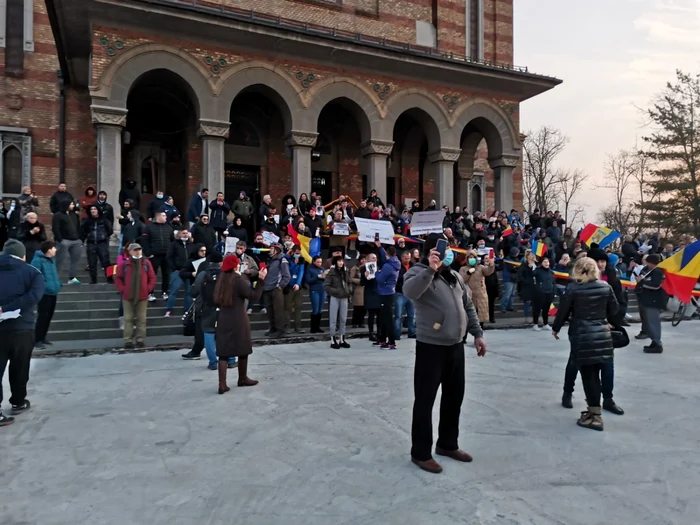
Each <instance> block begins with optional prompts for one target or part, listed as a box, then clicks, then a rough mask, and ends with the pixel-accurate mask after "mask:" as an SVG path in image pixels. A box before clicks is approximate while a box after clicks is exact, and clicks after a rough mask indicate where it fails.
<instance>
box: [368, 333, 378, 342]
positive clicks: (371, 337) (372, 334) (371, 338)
mask: <svg viewBox="0 0 700 525" xmlns="http://www.w3.org/2000/svg"><path fill="white" fill-rule="evenodd" d="M369 340H370V341H372V342H376V341H377V336H376V335H374V332H372V331H371V330H370V332H369Z"/></svg>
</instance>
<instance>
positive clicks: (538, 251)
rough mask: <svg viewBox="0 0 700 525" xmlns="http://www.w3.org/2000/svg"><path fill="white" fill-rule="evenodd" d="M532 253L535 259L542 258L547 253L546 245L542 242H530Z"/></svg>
mask: <svg viewBox="0 0 700 525" xmlns="http://www.w3.org/2000/svg"><path fill="white" fill-rule="evenodd" d="M532 253H534V254H535V255H537V257H543V256H544V254H545V253H547V245H546V244H545V243H543V242H539V241H532Z"/></svg>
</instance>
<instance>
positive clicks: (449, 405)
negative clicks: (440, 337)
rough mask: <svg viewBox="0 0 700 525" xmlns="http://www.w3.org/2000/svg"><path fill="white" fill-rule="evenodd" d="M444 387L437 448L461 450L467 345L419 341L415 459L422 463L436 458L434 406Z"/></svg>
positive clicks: (415, 382)
mask: <svg viewBox="0 0 700 525" xmlns="http://www.w3.org/2000/svg"><path fill="white" fill-rule="evenodd" d="M441 385H442V397H441V400H440V424H439V427H438V440H437V446H438V447H440V448H441V449H444V450H457V449H458V448H459V446H458V443H457V440H458V438H459V413H460V411H461V409H462V400H463V399H464V343H457V344H455V345H452V346H438V345H432V344H428V343H421V342H420V341H417V342H416V366H415V368H414V372H413V391H414V402H413V422H412V425H411V440H412V443H413V446H412V447H411V456H413V457H414V458H416V459H417V460H419V461H427V460H429V459H430V458H432V457H433V455H432V448H433V405H434V404H435V396H436V395H437V391H438V387H439V386H441Z"/></svg>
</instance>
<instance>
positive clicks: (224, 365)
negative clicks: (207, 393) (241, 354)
mask: <svg viewBox="0 0 700 525" xmlns="http://www.w3.org/2000/svg"><path fill="white" fill-rule="evenodd" d="M227 370H228V361H227V360H225V359H224V360H223V361H219V394H224V393H226V392H228V391H229V390H231V389H230V388H229V387H228V386H227V385H226V372H227Z"/></svg>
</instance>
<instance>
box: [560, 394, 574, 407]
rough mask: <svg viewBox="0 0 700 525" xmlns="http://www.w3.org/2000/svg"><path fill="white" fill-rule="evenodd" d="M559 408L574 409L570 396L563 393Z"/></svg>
mask: <svg viewBox="0 0 700 525" xmlns="http://www.w3.org/2000/svg"><path fill="white" fill-rule="evenodd" d="M561 406H563V407H564V408H574V404H573V403H572V402H571V394H569V393H568V392H564V394H562V396H561Z"/></svg>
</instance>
